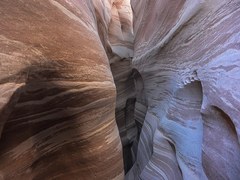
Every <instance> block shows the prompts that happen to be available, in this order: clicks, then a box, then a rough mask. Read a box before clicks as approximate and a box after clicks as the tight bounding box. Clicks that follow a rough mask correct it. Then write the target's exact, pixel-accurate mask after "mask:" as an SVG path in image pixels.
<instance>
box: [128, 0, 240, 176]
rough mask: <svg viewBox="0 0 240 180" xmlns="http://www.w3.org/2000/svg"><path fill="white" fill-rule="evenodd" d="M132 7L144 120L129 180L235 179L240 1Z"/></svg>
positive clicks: (239, 167) (239, 130)
mask: <svg viewBox="0 0 240 180" xmlns="http://www.w3.org/2000/svg"><path fill="white" fill-rule="evenodd" d="M131 2H132V7H133V17H134V19H133V22H134V34H135V40H134V57H133V68H135V69H136V71H137V72H138V74H139V78H138V79H141V83H139V86H138V87H139V88H138V87H137V89H138V90H137V91H139V92H141V94H142V95H141V96H139V97H138V98H137V100H136V101H137V102H138V101H139V102H142V103H141V104H142V106H137V107H138V108H136V109H137V110H136V112H145V119H144V124H143V127H142V133H141V135H140V140H139V145H138V152H137V153H138V154H137V159H136V162H135V164H134V166H133V168H132V169H131V170H130V171H129V172H128V174H127V179H129V180H132V179H144V180H148V179H149V180H150V179H151V180H153V179H156V180H159V179H171V180H174V179H176V180H179V179H185V180H188V179H212V180H215V179H231V180H237V179H239V177H240V161H239V159H240V146H239V142H240V140H239V138H240V121H239V117H240V91H239V90H240V84H239V80H240V73H239V72H240V34H239V32H240V2H239V1H238V0H233V1H229V0H226V1H219V0H212V1H209V0H205V1H201V0H194V1H188V0H183V1H181V0H179V1H167V0H146V1H139V0H132V1H131ZM144 99H145V101H143V100H144ZM144 109H147V110H144ZM142 116H143V117H144V115H142Z"/></svg>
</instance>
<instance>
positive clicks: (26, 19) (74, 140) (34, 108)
mask: <svg viewBox="0 0 240 180" xmlns="http://www.w3.org/2000/svg"><path fill="white" fill-rule="evenodd" d="M129 9H130V4H129V1H125V0H122V1H119V0H116V1H108V0H102V1H89V0H81V1H78V0H48V1H41V0H37V1H31V0H23V1H8V0H3V1H1V2H0V27H1V28H0V57H1V59H0V65H1V66H0V77H1V78H0V93H1V96H0V99H1V101H0V102H1V103H0V108H1V114H0V134H1V139H0V179H24V180H25V179H69V178H70V179H123V176H124V171H123V160H122V146H121V142H120V138H119V131H118V128H117V125H116V123H115V114H114V112H115V96H116V90H115V85H114V81H113V77H112V73H111V71H110V66H109V60H108V59H111V60H112V61H117V60H120V59H122V58H129V57H131V56H132V41H133V36H132V17H131V11H129ZM126 39H128V41H129V42H128V41H126ZM130 70H131V69H130ZM121 73H122V72H121Z"/></svg>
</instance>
